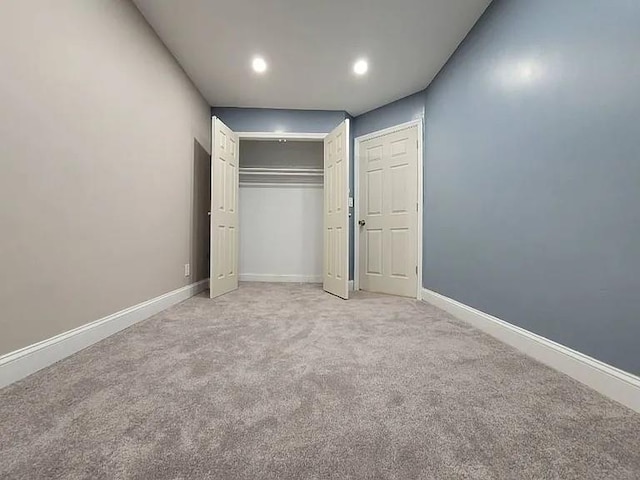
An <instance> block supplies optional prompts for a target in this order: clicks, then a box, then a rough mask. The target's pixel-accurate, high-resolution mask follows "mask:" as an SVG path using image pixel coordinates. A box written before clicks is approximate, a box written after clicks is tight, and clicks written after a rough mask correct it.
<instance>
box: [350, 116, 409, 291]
mask: <svg viewBox="0 0 640 480" xmlns="http://www.w3.org/2000/svg"><path fill="white" fill-rule="evenodd" d="M359 157H360V158H358V159H356V161H357V162H359V189H360V192H359V202H358V204H359V214H358V221H359V222H358V225H356V228H359V245H358V247H359V248H358V250H359V259H358V264H359V275H358V276H359V284H360V288H361V289H362V290H368V291H371V292H380V293H388V294H392V295H402V296H406V297H415V295H416V289H417V279H418V267H417V265H418V250H417V248H418V127H417V126H416V125H414V126H411V127H408V128H404V129H401V130H399V131H395V132H391V133H387V134H385V135H381V136H378V137H375V138H371V139H368V140H364V141H362V142H361V143H360V146H359Z"/></svg>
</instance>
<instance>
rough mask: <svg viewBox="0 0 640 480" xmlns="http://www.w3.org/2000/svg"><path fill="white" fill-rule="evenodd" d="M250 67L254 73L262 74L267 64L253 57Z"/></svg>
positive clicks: (262, 59) (259, 58) (260, 58)
mask: <svg viewBox="0 0 640 480" xmlns="http://www.w3.org/2000/svg"><path fill="white" fill-rule="evenodd" d="M251 66H252V67H253V71H254V72H256V73H264V72H265V71H266V70H267V62H265V61H264V58H262V57H254V59H253V61H252V62H251Z"/></svg>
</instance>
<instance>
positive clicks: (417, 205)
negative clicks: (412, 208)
mask: <svg viewBox="0 0 640 480" xmlns="http://www.w3.org/2000/svg"><path fill="white" fill-rule="evenodd" d="M419 206H420V204H419V203H418V202H416V212H417V211H418V207H419Z"/></svg>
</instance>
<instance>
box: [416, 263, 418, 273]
mask: <svg viewBox="0 0 640 480" xmlns="http://www.w3.org/2000/svg"><path fill="white" fill-rule="evenodd" d="M417 274H418V265H416V275H417Z"/></svg>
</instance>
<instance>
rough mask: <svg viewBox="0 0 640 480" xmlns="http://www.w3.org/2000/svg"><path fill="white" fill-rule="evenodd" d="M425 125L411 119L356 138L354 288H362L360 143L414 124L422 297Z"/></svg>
mask: <svg viewBox="0 0 640 480" xmlns="http://www.w3.org/2000/svg"><path fill="white" fill-rule="evenodd" d="M423 125H424V119H423V118H422V117H421V118H418V119H416V120H411V121H410V122H405V123H401V124H398V125H394V126H393V127H389V128H384V129H382V130H377V131H375V132H371V133H367V134H366V135H361V136H359V137H356V138H355V139H354V142H353V143H354V154H353V163H354V165H353V169H354V173H353V176H354V179H353V185H354V195H353V197H354V202H355V205H354V209H353V216H354V222H353V225H354V227H353V230H354V239H353V250H354V251H353V255H354V257H353V285H354V290H360V228H358V221H359V220H360V218H359V217H360V144H361V143H362V142H364V141H366V140H371V139H372V138H376V137H380V136H382V135H387V134H389V133H394V132H398V131H400V130H405V129H407V128H411V127H414V126H417V127H418V242H417V248H418V252H417V263H418V265H417V266H418V281H417V286H416V298H417V299H418V300H420V299H421V298H422V240H423V235H422V232H423V225H422V217H423V213H422V212H423V210H424V189H423V179H424V177H423V171H424V163H423V162H424V151H423V145H422V143H423V141H422V137H423V132H424V130H423V128H424V127H423Z"/></svg>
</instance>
